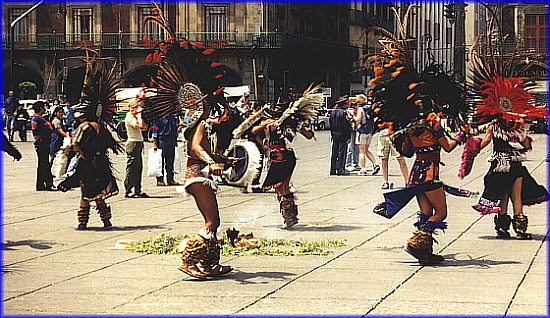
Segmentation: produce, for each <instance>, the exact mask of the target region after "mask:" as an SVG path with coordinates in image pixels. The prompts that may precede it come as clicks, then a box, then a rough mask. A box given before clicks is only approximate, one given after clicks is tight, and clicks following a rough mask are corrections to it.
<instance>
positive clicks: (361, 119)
mask: <svg viewBox="0 0 550 318" xmlns="http://www.w3.org/2000/svg"><path fill="white" fill-rule="evenodd" d="M355 99H356V102H357V104H358V108H357V114H356V115H355V116H354V118H353V119H354V120H355V122H356V123H357V134H356V140H355V143H356V144H357V145H358V146H359V165H360V166H361V170H360V171H359V173H358V174H359V175H360V176H366V175H367V168H366V164H367V159H369V161H370V162H371V163H372V173H371V174H372V175H375V174H377V173H378V172H379V171H380V165H378V163H376V159H375V158H374V155H373V154H372V152H370V150H369V146H370V143H371V141H372V136H373V135H374V132H375V127H374V114H373V112H372V110H371V104H370V103H367V96H365V95H364V94H359V95H357V96H356V97H355Z"/></svg>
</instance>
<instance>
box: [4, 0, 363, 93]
mask: <svg viewBox="0 0 550 318" xmlns="http://www.w3.org/2000/svg"><path fill="white" fill-rule="evenodd" d="M35 5H36V3H34V2H33V3H31V2H4V3H3V4H2V6H3V28H4V32H3V50H4V61H3V73H4V92H3V93H6V91H7V89H8V88H10V87H13V88H14V89H16V90H17V89H18V83H20V82H22V81H31V82H34V83H36V84H37V93H40V94H42V95H43V97H45V98H55V97H57V96H60V95H66V98H67V99H68V100H71V101H74V100H76V99H77V98H78V94H79V91H80V85H81V83H82V78H83V75H84V69H83V67H82V62H81V61H79V60H78V59H75V58H73V57H75V56H82V55H83V54H84V48H91V49H99V50H101V54H102V55H103V56H111V57H114V58H116V59H117V61H118V67H119V76H120V79H122V80H123V84H122V86H123V87H138V86H141V85H142V83H145V84H146V85H148V83H149V82H150V77H151V76H154V74H156V67H155V65H153V64H151V63H146V62H145V57H146V56H147V54H148V53H149V52H150V51H151V50H152V48H153V47H154V46H155V45H156V44H157V43H158V42H159V41H161V40H163V39H165V38H166V36H165V34H164V31H163V30H161V29H160V28H159V27H158V26H157V25H156V24H154V23H152V22H146V21H147V18H148V17H151V16H152V17H154V16H155V15H156V13H155V11H154V8H155V7H154V5H153V4H152V3H151V2H122V1H120V2H44V3H40V4H39V5H38V6H35ZM159 6H160V8H161V9H162V11H163V12H164V14H165V16H166V17H167V19H168V20H169V22H170V25H171V27H172V29H173V30H174V31H175V32H176V34H177V36H178V40H183V39H186V40H190V41H198V42H201V43H203V44H204V45H205V46H206V47H208V48H213V49H216V50H217V52H216V57H217V58H218V59H219V62H221V63H222V64H223V65H224V69H225V72H226V75H225V76H224V82H223V85H225V86H239V85H249V86H250V92H251V99H252V100H256V101H258V102H265V101H276V100H277V99H278V98H279V97H280V96H283V95H285V94H287V93H289V92H293V91H294V92H299V91H301V90H302V89H304V88H305V87H306V86H308V85H309V84H311V83H316V84H319V83H322V84H323V86H326V87H331V89H332V91H333V92H335V94H334V95H337V94H338V93H347V92H349V87H350V81H351V79H350V77H351V75H350V74H351V69H352V59H353V58H354V57H356V56H358V55H359V51H358V50H360V49H362V47H356V46H354V45H353V44H351V43H350V16H351V12H352V11H351V9H350V3H295V2H285V3H272V2H216V3H208V2H195V1H182V2H161V3H159ZM29 9H32V10H31V11H30V12H28V11H29ZM22 15H24V17H23V18H21V16H22Z"/></svg>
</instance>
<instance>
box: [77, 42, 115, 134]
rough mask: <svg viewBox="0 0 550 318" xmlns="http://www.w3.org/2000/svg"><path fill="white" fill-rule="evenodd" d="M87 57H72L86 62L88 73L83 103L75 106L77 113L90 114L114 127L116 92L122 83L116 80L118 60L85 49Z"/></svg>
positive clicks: (82, 96) (83, 91)
mask: <svg viewBox="0 0 550 318" xmlns="http://www.w3.org/2000/svg"><path fill="white" fill-rule="evenodd" d="M85 50H86V55H85V56H77V57H72V58H76V59H80V60H82V61H84V63H86V64H85V67H86V72H85V75H84V82H83V85H82V93H81V99H82V100H83V103H81V104H78V105H76V106H75V112H81V113H88V114H92V115H94V116H95V117H96V118H98V119H101V120H102V121H103V122H105V123H106V124H108V125H112V120H113V117H114V116H115V115H116V112H117V103H118V102H120V101H119V100H117V98H116V94H115V93H116V90H117V88H118V86H119V84H120V81H118V80H116V79H115V78H116V67H117V60H116V58H114V57H101V53H100V52H99V51H98V50H93V49H89V48H85Z"/></svg>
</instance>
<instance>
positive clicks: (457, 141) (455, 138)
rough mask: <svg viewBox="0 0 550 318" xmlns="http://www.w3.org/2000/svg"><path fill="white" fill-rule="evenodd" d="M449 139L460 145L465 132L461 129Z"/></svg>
mask: <svg viewBox="0 0 550 318" xmlns="http://www.w3.org/2000/svg"><path fill="white" fill-rule="evenodd" d="M451 140H454V141H455V142H456V143H457V144H459V145H462V144H463V143H464V141H465V140H466V134H465V133H464V132H463V131H461V132H459V133H458V134H456V135H455V136H454V138H451Z"/></svg>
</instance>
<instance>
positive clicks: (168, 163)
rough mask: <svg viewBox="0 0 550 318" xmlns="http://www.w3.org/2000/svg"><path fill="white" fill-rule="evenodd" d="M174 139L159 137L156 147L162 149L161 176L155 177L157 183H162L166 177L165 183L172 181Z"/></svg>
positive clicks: (174, 154) (174, 150)
mask: <svg viewBox="0 0 550 318" xmlns="http://www.w3.org/2000/svg"><path fill="white" fill-rule="evenodd" d="M174 139H175V138H174V137H169V138H167V137H164V136H159V138H158V147H159V148H160V149H162V166H163V168H164V169H163V176H162V177H157V182H163V180H164V176H166V182H170V181H174V158H175V156H176V144H175V141H174Z"/></svg>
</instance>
